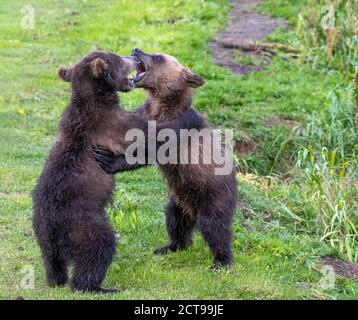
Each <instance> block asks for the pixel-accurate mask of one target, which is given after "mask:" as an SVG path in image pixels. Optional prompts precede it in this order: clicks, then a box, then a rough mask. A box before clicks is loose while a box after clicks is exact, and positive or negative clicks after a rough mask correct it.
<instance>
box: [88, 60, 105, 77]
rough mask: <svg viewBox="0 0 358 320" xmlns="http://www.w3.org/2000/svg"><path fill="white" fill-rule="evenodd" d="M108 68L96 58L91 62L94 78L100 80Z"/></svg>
mask: <svg viewBox="0 0 358 320" xmlns="http://www.w3.org/2000/svg"><path fill="white" fill-rule="evenodd" d="M107 68H108V66H107V63H105V62H104V61H103V60H102V59H100V58H97V59H95V60H93V61H92V62H91V70H92V74H93V76H94V77H95V78H100V77H101V76H102V75H103V73H104V72H105V71H106V70H107Z"/></svg>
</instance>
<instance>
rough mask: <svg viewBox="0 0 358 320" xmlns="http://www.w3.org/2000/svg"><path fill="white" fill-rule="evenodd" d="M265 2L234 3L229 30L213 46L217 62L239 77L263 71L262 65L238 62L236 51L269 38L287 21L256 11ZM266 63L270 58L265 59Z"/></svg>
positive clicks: (253, 0) (252, 53) (251, 54)
mask: <svg viewBox="0 0 358 320" xmlns="http://www.w3.org/2000/svg"><path fill="white" fill-rule="evenodd" d="M260 2H261V0H231V5H232V10H231V13H230V21H229V24H228V26H227V28H226V30H225V31H224V32H222V33H220V34H218V35H217V37H216V39H215V41H213V42H211V43H210V47H211V49H212V51H213V55H214V62H215V63H216V64H217V65H219V66H222V67H224V68H227V69H229V70H231V71H232V72H234V73H235V74H237V75H245V74H247V73H250V72H253V71H259V70H261V69H262V66H252V65H243V64H242V65H241V64H236V63H235V51H236V50H237V48H240V47H243V46H245V45H246V44H248V43H249V42H250V41H257V40H261V39H263V38H265V37H266V36H267V35H269V34H270V33H272V32H273V31H274V30H275V29H276V28H277V27H279V26H281V25H283V24H284V23H285V22H284V21H283V20H280V19H274V18H271V17H269V16H266V15H262V14H259V13H256V12H252V11H253V8H254V7H256V6H257V5H258V4H259V3H260ZM245 55H249V56H253V55H258V53H255V52H251V53H245ZM263 60H264V62H265V63H268V62H269V61H270V59H269V58H267V59H265V58H263Z"/></svg>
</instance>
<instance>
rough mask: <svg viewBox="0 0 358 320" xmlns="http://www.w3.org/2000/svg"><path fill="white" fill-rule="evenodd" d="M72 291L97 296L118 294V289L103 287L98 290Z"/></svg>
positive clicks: (77, 289)
mask: <svg viewBox="0 0 358 320" xmlns="http://www.w3.org/2000/svg"><path fill="white" fill-rule="evenodd" d="M72 290H74V291H78V292H82V293H96V294H114V293H118V292H119V290H118V289H104V288H101V287H98V288H76V287H72Z"/></svg>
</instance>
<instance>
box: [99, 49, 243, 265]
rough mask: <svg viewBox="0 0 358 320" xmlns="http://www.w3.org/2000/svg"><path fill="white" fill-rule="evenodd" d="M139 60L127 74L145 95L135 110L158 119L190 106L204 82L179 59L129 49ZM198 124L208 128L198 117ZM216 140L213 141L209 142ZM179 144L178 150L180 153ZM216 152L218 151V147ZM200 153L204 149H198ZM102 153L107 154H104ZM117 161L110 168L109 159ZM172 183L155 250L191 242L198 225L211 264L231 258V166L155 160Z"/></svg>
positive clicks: (174, 115)
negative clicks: (221, 171) (163, 231)
mask: <svg viewBox="0 0 358 320" xmlns="http://www.w3.org/2000/svg"><path fill="white" fill-rule="evenodd" d="M132 55H133V56H135V57H136V58H137V59H138V60H139V63H138V66H137V76H136V77H135V78H134V79H133V80H132V81H133V82H134V83H135V86H136V87H138V88H144V89H146V91H147V92H148V93H149V97H148V100H147V101H146V102H145V104H144V105H143V106H142V107H141V108H140V109H139V110H138V111H139V113H140V114H145V115H146V116H147V117H148V119H149V120H156V121H157V122H159V123H161V122H163V121H169V120H173V119H176V118H178V117H179V116H180V115H182V114H183V113H185V112H187V111H189V110H193V107H192V100H193V92H192V91H193V90H192V89H193V88H197V87H200V86H202V85H203V84H204V81H203V79H202V78H201V77H200V76H198V75H196V74H194V73H192V72H191V71H189V70H188V69H185V68H184V67H183V66H181V65H180V64H179V62H178V61H177V60H176V59H175V58H173V57H171V56H168V55H165V54H146V53H144V52H143V51H141V50H140V49H134V50H133V52H132ZM202 120H203V121H202V123H201V126H200V128H199V130H201V131H200V132H202V131H203V130H202V129H205V128H208V125H207V123H206V121H204V119H202ZM214 146H215V145H214ZM180 147H183V146H182V145H179V149H178V153H180ZM219 152H220V151H219ZM199 153H200V154H201V156H202V155H203V151H202V149H200V151H199ZM107 156H108V157H107V159H106V157H105V155H104V156H103V158H102V160H103V165H104V166H105V165H106V164H107V165H108V168H109V169H110V170H112V172H113V173H114V172H118V171H121V169H122V168H123V165H122V161H121V159H119V158H115V157H112V158H110V157H109V155H108V154H107ZM105 159H106V160H105ZM116 162H117V163H118V166H117V168H115V165H114V163H116ZM158 166H159V168H160V170H161V173H162V174H163V176H164V177H165V178H166V179H167V181H168V184H169V187H170V189H171V195H170V199H169V203H168V204H167V207H166V226H167V231H168V234H169V239H170V241H169V243H168V244H167V245H165V246H163V247H160V248H158V249H156V250H155V253H167V252H175V251H177V250H183V249H186V248H187V247H188V246H189V245H190V244H191V243H192V236H193V231H194V229H195V227H198V228H199V230H200V232H201V234H202V235H203V237H204V239H205V241H206V242H207V244H208V245H209V247H210V249H211V252H212V255H213V260H214V265H216V266H226V265H229V264H231V263H232V260H233V255H232V250H231V245H232V218H233V214H234V211H235V208H236V185H237V184H236V174H235V169H234V168H231V167H230V170H229V173H228V174H226V175H216V174H215V172H214V165H213V164H205V163H199V164H190V163H189V164H180V163H179V164H158Z"/></svg>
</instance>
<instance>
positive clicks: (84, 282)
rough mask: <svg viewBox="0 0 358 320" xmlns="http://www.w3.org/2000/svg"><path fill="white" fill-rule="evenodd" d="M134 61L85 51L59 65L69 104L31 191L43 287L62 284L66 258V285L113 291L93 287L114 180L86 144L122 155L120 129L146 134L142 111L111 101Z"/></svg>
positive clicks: (126, 86) (190, 119)
mask: <svg viewBox="0 0 358 320" xmlns="http://www.w3.org/2000/svg"><path fill="white" fill-rule="evenodd" d="M136 65H137V59H136V58H135V57H119V56H117V55H114V54H111V53H105V52H93V53H90V54H88V55H87V56H85V57H84V58H83V59H82V60H80V61H79V62H78V63H77V64H75V65H73V66H72V67H69V68H67V69H60V71H59V75H60V77H61V78H62V79H63V80H65V81H68V82H71V86H72V97H71V102H70V104H69V106H68V107H67V108H66V109H65V111H64V113H63V114H62V117H61V121H60V125H59V132H58V135H57V139H56V141H55V144H54V145H53V147H52V150H51V152H50V154H49V157H48V159H47V162H46V165H45V167H44V170H43V172H42V174H41V176H40V178H39V181H38V184H37V186H36V188H35V190H34V195H33V202H34V214H33V228H34V232H35V235H36V237H37V240H38V243H39V245H40V248H41V252H42V256H43V259H44V263H45V267H46V277H47V282H48V284H49V285H50V286H56V285H64V284H65V283H66V282H67V281H68V266H69V264H73V266H74V272H73V276H72V279H71V283H70V284H71V287H72V289H74V290H79V291H93V292H102V293H105V292H113V290H106V289H102V288H101V287H100V285H101V283H102V281H103V279H104V277H105V275H106V272H107V269H108V267H109V265H110V263H111V261H112V258H113V256H114V254H115V247H116V240H115V234H114V232H113V230H112V228H111V226H110V224H109V222H108V220H107V218H106V216H105V211H104V209H105V206H106V205H107V204H108V203H109V201H110V200H111V198H112V193H113V189H114V179H113V175H110V174H107V173H106V172H105V171H104V170H103V169H102V168H101V167H100V165H99V164H98V162H97V161H96V160H95V158H94V155H93V151H92V150H93V148H100V147H101V148H105V149H107V150H111V151H112V152H114V153H123V152H124V150H125V149H126V147H127V144H129V143H126V142H125V138H124V137H125V133H126V132H127V130H129V129H131V128H138V129H141V130H142V131H143V132H147V128H148V123H147V119H146V118H145V117H144V116H142V115H139V114H137V113H129V112H125V111H124V110H121V109H120V108H119V105H118V97H117V92H118V91H122V92H126V91H129V90H131V89H132V88H133V83H132V82H131V81H129V79H128V75H129V73H130V72H131V71H132V70H134V69H135V68H136ZM200 122H201V121H200V118H199V116H197V115H196V113H195V112H194V113H186V114H185V115H183V117H181V118H180V119H178V120H177V121H174V122H171V123H168V124H163V126H162V127H168V128H172V129H176V128H182V126H187V127H188V129H189V128H195V127H197V126H199V124H200ZM158 129H160V128H158ZM176 130H178V129H176Z"/></svg>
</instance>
